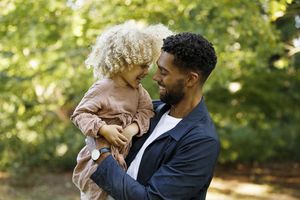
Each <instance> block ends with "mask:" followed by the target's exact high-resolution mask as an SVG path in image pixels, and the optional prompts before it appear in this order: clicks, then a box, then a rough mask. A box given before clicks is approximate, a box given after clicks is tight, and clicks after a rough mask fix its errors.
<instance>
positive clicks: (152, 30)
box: [71, 21, 171, 200]
mask: <svg viewBox="0 0 300 200" xmlns="http://www.w3.org/2000/svg"><path fill="white" fill-rule="evenodd" d="M170 34H171V32H170V31H169V30H168V29H167V28H166V27H165V26H163V25H152V26H148V27H142V26H141V25H139V24H137V23H135V22H133V21H129V22H125V23H124V24H121V25H116V26H114V27H111V28H110V29H108V30H106V31H104V33H103V34H102V35H100V37H98V38H97V41H96V44H95V46H94V47H93V50H92V52H91V54H90V55H89V57H88V59H87V60H86V64H87V65H88V66H92V67H94V75H95V76H96V77H97V78H102V79H100V80H98V81H97V82H95V83H94V84H93V86H92V87H91V88H90V89H89V90H88V91H87V93H86V94H85V95H84V97H83V99H82V100H81V102H80V103H79V105H78V106H77V107H76V109H75V111H74V113H73V115H72V116H71V120H72V121H73V123H74V124H75V125H76V126H77V127H78V128H79V129H80V130H81V131H82V133H83V134H84V135H85V136H87V143H86V146H85V147H84V148H83V149H82V150H81V151H80V152H79V154H78V156H77V165H76V167H75V169H74V172H73V182H74V184H75V185H76V186H77V187H78V188H79V189H80V191H81V199H82V200H100V199H101V200H102V199H107V198H108V195H107V194H106V193H105V192H104V191H103V190H102V189H100V188H99V187H98V186H97V185H96V184H95V183H94V182H93V181H92V180H91V179H90V178H89V177H90V175H91V174H92V173H93V172H94V171H95V170H96V168H97V165H96V163H95V162H94V161H93V160H92V159H91V153H90V152H91V150H92V149H93V148H94V147H93V138H99V137H104V138H105V139H106V140H107V141H108V142H110V143H111V152H112V155H113V156H114V158H115V159H116V160H117V161H118V163H119V164H120V165H121V166H122V167H123V168H124V169H126V163H125V160H124V156H126V155H127V153H128V151H129V147H130V145H131V139H132V137H133V136H141V135H142V134H144V133H146V132H147V130H148V128H149V119H150V118H151V117H152V116H153V115H154V113H153V110H152V102H151V98H150V96H149V94H148V92H147V91H146V90H145V89H144V88H143V87H142V85H141V84H140V81H141V80H142V79H143V78H144V77H145V76H146V74H147V73H148V68H149V66H150V65H151V63H153V62H155V61H156V60H157V58H158V55H159V53H160V48H161V45H162V40H163V38H165V37H167V36H168V35H170ZM124 145H125V148H122V147H124Z"/></svg>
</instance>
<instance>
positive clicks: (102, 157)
mask: <svg viewBox="0 0 300 200" xmlns="http://www.w3.org/2000/svg"><path fill="white" fill-rule="evenodd" d="M109 155H111V153H110V152H105V153H102V154H101V155H100V157H99V158H98V159H97V160H95V161H94V162H96V163H97V164H98V165H100V164H101V163H102V162H103V161H104V160H105V158H107V157H108V156H109Z"/></svg>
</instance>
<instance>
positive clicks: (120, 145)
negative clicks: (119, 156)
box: [116, 139, 127, 147]
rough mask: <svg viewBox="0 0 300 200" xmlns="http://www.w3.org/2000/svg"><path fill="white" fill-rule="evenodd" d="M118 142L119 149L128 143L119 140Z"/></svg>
mask: <svg viewBox="0 0 300 200" xmlns="http://www.w3.org/2000/svg"><path fill="white" fill-rule="evenodd" d="M116 141H117V143H118V144H117V146H118V147H122V146H125V145H126V143H127V142H126V141H122V140H121V139H117V140H116Z"/></svg>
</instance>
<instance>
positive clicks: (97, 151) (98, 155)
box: [92, 149, 100, 160]
mask: <svg viewBox="0 0 300 200" xmlns="http://www.w3.org/2000/svg"><path fill="white" fill-rule="evenodd" d="M99 157H100V152H99V150H98V149H94V150H93V151H92V159H93V160H98V158H99Z"/></svg>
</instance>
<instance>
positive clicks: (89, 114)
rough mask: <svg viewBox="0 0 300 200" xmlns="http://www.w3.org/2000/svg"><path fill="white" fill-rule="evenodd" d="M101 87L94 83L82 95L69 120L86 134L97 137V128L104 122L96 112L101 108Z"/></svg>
mask: <svg viewBox="0 0 300 200" xmlns="http://www.w3.org/2000/svg"><path fill="white" fill-rule="evenodd" d="M101 102H102V96H101V87H100V85H99V84H94V85H93V86H92V87H91V88H90V89H89V90H88V92H87V93H86V94H85V95H84V97H83V98H82V100H81V102H80V103H79V105H78V106H77V107H76V109H75V111H74V113H73V114H72V116H71V121H72V122H73V123H74V124H75V125H76V126H77V127H78V128H79V129H80V130H81V132H82V133H83V134H84V135H86V136H91V137H98V131H99V129H100V128H101V127H102V126H103V125H104V124H106V123H105V122H104V121H103V120H102V119H101V118H100V117H99V116H98V115H97V114H96V113H97V112H99V110H100V109H101Z"/></svg>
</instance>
